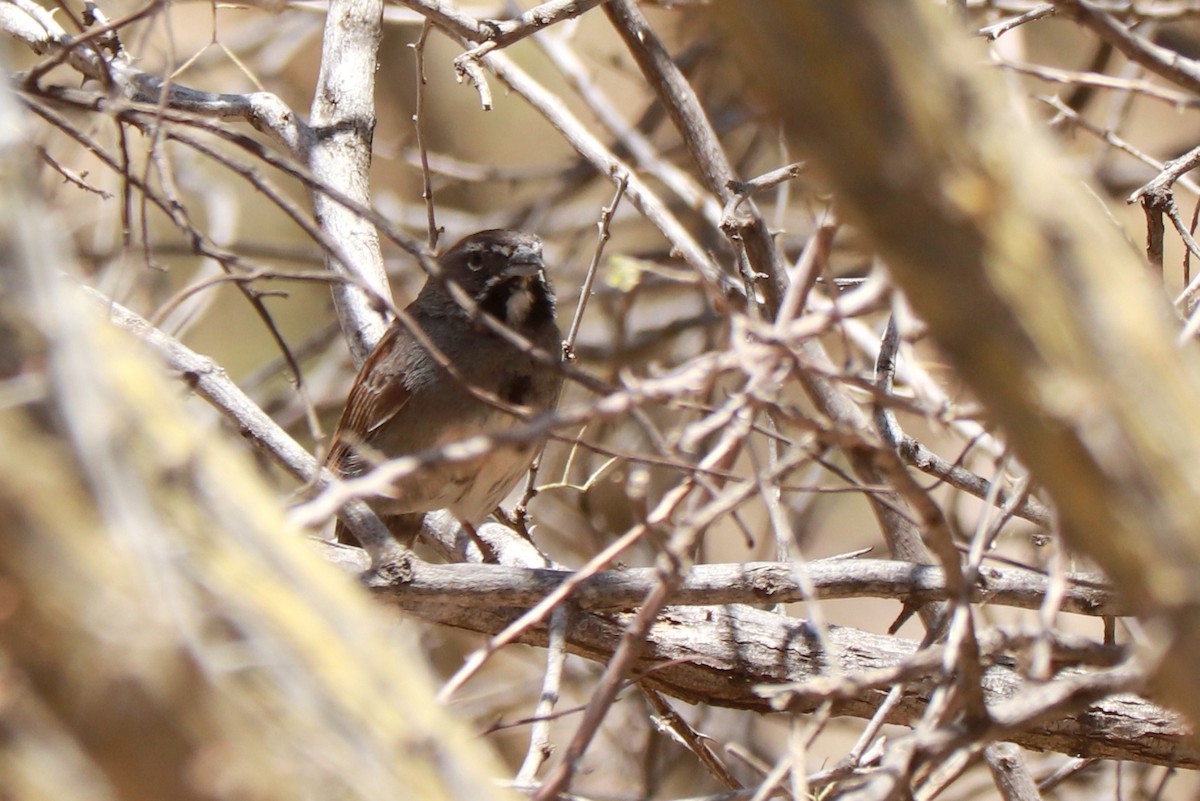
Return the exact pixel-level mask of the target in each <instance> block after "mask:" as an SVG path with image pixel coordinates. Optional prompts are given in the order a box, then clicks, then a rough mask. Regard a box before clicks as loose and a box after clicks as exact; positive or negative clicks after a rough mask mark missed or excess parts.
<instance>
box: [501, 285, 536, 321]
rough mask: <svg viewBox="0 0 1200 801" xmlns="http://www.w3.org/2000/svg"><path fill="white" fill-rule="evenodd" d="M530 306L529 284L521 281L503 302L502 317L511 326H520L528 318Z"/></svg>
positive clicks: (531, 305) (531, 301) (531, 302)
mask: <svg viewBox="0 0 1200 801" xmlns="http://www.w3.org/2000/svg"><path fill="white" fill-rule="evenodd" d="M532 308H533V293H532V292H530V291H529V285H528V284H526V283H524V282H522V283H521V286H520V287H519V288H517V289H516V290H514V291H513V292H512V294H510V295H509V296H508V301H507V302H506V303H505V304H504V319H505V320H506V321H507V322H508V324H509V325H511V326H513V327H517V326H522V325H524V324H525V320H526V319H528V317H529V311H530V309H532Z"/></svg>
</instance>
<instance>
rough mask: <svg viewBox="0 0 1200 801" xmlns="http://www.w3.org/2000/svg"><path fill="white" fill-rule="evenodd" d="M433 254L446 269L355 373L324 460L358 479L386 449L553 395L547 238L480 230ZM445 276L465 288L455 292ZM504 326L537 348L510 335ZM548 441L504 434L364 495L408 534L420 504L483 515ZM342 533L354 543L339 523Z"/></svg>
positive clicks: (454, 438)
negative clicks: (507, 438) (384, 490)
mask: <svg viewBox="0 0 1200 801" xmlns="http://www.w3.org/2000/svg"><path fill="white" fill-rule="evenodd" d="M438 263H439V264H440V265H441V275H440V276H430V277H429V278H428V279H426V281H425V286H424V287H423V288H422V289H421V292H420V294H418V295H417V298H416V300H414V301H413V302H412V303H410V304H409V305H408V307H407V308H406V309H405V310H404V314H403V315H402V316H401V317H400V318H398V319H397V320H396V321H395V322H393V323H392V326H391V327H390V328H389V329H388V330H387V332H386V333H385V334H384V335H383V337H382V338H381V339H380V340H379V343H378V344H377V345H376V346H375V349H374V350H373V351H372V352H371V354H370V355H369V356H368V357H367V360H366V361H365V362H364V363H363V365H362V369H360V370H359V373H358V377H357V378H355V380H354V385H353V386H352V387H351V389H350V396H349V398H348V399H347V401H346V406H345V408H344V409H343V410H342V416H341V420H340V421H339V422H338V426H337V430H336V432H335V433H334V435H333V442H332V445H331V447H330V451H329V455H328V457H327V458H326V462H325V465H326V467H328V468H329V469H330V470H332V471H333V472H334V473H336V474H338V475H341V476H343V477H346V478H352V477H355V476H359V475H362V474H364V473H366V472H369V471H370V470H371V469H372V468H373V467H375V466H377V465H379V464H381V463H382V462H384V461H386V460H388V459H394V458H397V457H400V456H407V455H414V454H419V453H422V452H426V451H430V450H433V449H437V448H441V447H443V446H446V445H448V444H451V443H455V442H459V441H462V440H466V439H468V438H470V437H474V436H476V435H481V434H482V435H488V434H493V435H494V434H502V433H503V432H504V431H506V430H508V429H511V428H513V427H514V426H516V425H519V424H520V423H521V422H522V418H523V416H525V417H527V416H529V415H533V414H537V413H539V412H545V411H548V410H550V409H553V408H554V406H555V404H556V403H557V402H558V394H559V390H560V389H561V387H562V374H561V372H560V371H559V370H558V369H556V367H555V365H554V364H552V363H547V362H546V361H545V357H546V355H549V356H551V357H553V358H555V359H557V358H559V354H560V353H561V350H560V347H561V342H562V335H561V334H560V332H559V329H558V325H557V323H556V321H555V312H554V292H553V290H552V289H551V287H550V282H549V280H548V279H547V277H546V265H545V263H544V261H543V259H542V242H541V240H540V239H538V238H537V237H536V236H533V235H531V234H525V233H521V232H518V231H505V230H488V231H480V232H479V233H475V234H471V235H470V236H468V237H466V238H464V239H463V240H461V241H460V242H458V243H457V244H455V245H454V246H453V247H452V248H450V249H449V250H448V251H446V253H445V254H443V255H442V256H441V257H440V258H439V259H438ZM449 285H454V286H457V287H458V288H459V289H461V290H462V292H461V293H458V294H459V295H460V297H455V294H456V293H454V292H453V291H452V290H451V289H450V288H449ZM463 295H465V298H464V297H462V296H463ZM501 327H502V328H505V329H508V331H510V332H513V333H515V334H518V335H519V336H520V337H522V338H524V339H525V340H527V341H528V342H529V343H530V345H532V348H530V347H529V346H526V345H520V344H518V343H516V342H515V341H511V340H510V339H508V338H506V337H505V336H504V334H503V333H502V332H500V331H498V330H496V329H497V328H501ZM410 328H415V330H410ZM533 348H536V349H537V350H539V351H541V352H542V360H539V359H538V358H537V357H535V355H534V352H533ZM543 443H544V438H538V439H532V440H521V441H512V442H497V443H495V444H494V447H491V448H489V449H488V450H487V451H486V452H485V453H483V454H481V455H475V456H472V457H470V458H467V459H463V460H433V461H431V462H429V463H428V464H424V465H422V466H420V467H419V468H418V469H417V470H416V471H414V472H412V473H410V474H409V475H406V476H404V477H402V478H399V479H397V480H396V481H395V482H394V483H393V484H392V485H391V488H390V490H389V492H388V494H387V495H386V496H379V497H376V498H369V499H367V500H368V503H369V504H370V505H371V507H372V508H373V509H375V511H376V513H377V514H379V515H380V516H381V517H383V518H384V522H385V523H387V524H388V528H389V529H391V531H392V533H393V535H395V536H396V538H397V539H399V540H401V541H402V542H411V540H412V538H413V537H415V536H416V534H417V532H418V531H420V527H421V519H422V517H423V516H424V513H425V512H430V511H434V510H436V509H448V510H450V511H451V512H452V513H453V514H454V515H455V516H457V517H458V518H459V520H461V521H462V522H464V523H467V524H470V525H478V524H479V523H481V522H483V520H484V518H486V517H487V515H488V514H489V513H491V512H492V511H493V510H494V509H495V508H496V506H497V505H498V504H499V503H500V501H501V500H503V498H504V497H505V496H506V495H507V494H508V493H509V491H510V490H511V489H512V488H513V486H515V485H516V483H517V482H518V481H519V480H520V478H521V476H522V475H523V474H525V472H526V471H527V470H528V469H529V466H530V464H531V463H532V462H533V459H534V457H535V456H536V455H537V453H538V452H539V450H540V449H541V446H542V444H543ZM338 540H339V541H341V542H354V539H353V537H352V535H350V534H349V532H348V531H346V530H345V529H344V527H343V526H342V525H341V524H340V523H339V525H338Z"/></svg>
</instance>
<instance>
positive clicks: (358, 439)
mask: <svg viewBox="0 0 1200 801" xmlns="http://www.w3.org/2000/svg"><path fill="white" fill-rule="evenodd" d="M411 338H412V336H411V334H409V333H408V332H407V331H406V330H405V329H404V327H403V326H401V325H398V324H393V325H392V327H391V328H389V329H388V330H387V332H386V333H385V334H384V335H383V337H382V338H381V339H380V340H379V343H378V344H377V345H376V346H375V349H374V350H373V351H371V354H370V355H369V356H368V357H367V360H366V361H365V362H363V366H362V368H361V369H360V370H359V371H358V377H357V378H356V379H355V380H354V386H353V387H352V388H351V389H350V397H349V398H347V399H346V406H345V408H343V409H342V417H341V419H340V420H339V421H338V426H337V430H336V431H335V432H334V434H333V444H332V445H331V446H330V448H329V455H328V456H326V457H325V466H326V467H328V468H329V469H330V470H333V471H334V472H335V473H339V474H341V475H352V474H354V473H357V472H358V471H359V469H360V468H361V467H362V466H363V465H361V464H355V462H357V461H360V460H358V459H357V458H355V454H354V449H355V447H356V446H358V445H365V446H367V447H370V444H371V439H372V437H373V435H374V433H375V432H376V431H377V430H378V429H379V427H380V426H382V425H383V424H384V423H386V422H387V421H388V420H391V419H392V418H393V417H395V416H396V414H398V413H399V412H400V410H401V409H403V408H404V405H405V404H406V403H407V402H408V399H409V394H410V393H409V390H408V387H407V386H406V385H405V381H404V374H405V372H406V371H407V369H408V367H409V364H408V363H407V361H408V360H404V359H399V358H396V357H395V354H397V353H403V352H405V351H406V350H407V351H410V352H411V351H412V348H407V349H406V348H405V347H404V345H405V344H406V343H405V342H404V340H410V339H411Z"/></svg>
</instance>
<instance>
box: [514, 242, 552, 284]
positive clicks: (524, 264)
mask: <svg viewBox="0 0 1200 801" xmlns="http://www.w3.org/2000/svg"><path fill="white" fill-rule="evenodd" d="M545 267H546V264H545V262H543V261H542V247H541V244H540V243H539V244H538V245H537V246H536V247H525V246H521V247H518V248H517V249H516V250H514V251H513V254H512V255H511V256H509V258H508V263H507V264H506V265H505V267H504V274H505V275H506V276H508V277H510V278H532V277H533V276H535V275H537V274H538V273H540V272H541V271H542V270H543V269H545Z"/></svg>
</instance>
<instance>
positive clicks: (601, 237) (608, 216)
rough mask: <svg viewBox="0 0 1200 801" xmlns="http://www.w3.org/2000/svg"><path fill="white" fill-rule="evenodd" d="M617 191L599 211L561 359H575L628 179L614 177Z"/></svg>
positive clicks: (625, 177)
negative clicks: (585, 316)
mask: <svg viewBox="0 0 1200 801" xmlns="http://www.w3.org/2000/svg"><path fill="white" fill-rule="evenodd" d="M616 184H617V191H616V192H614V193H613V197H612V200H611V201H609V203H608V205H607V206H605V207H604V208H602V209H600V219H599V220H598V221H597V222H596V248H595V250H593V251H592V260H591V262H590V263H589V264H588V269H587V273H586V274H585V275H584V279H583V286H582V287H580V289H579V302H578V303H577V304H576V305H575V315H574V316H573V317H572V318H571V326H570V328H569V329H567V337H566V339H565V340H564V341H563V358H564V359H567V360H568V361H573V360H574V359H575V338H576V337H577V336H579V326H580V324H581V323H582V322H583V312H584V310H585V309H586V308H587V302H588V298H589V297H590V296H591V294H592V284H593V282H594V281H595V280H596V271H597V270H599V269H600V258H601V257H602V256H603V255H604V246H605V245H606V244H608V238H609V226H610V225H611V224H612V218H613V214H615V213H616V211H617V206H618V205H620V203H621V198H622V197H624V195H625V187H626V186H628V185H629V178H628V177H627V176H624V175H619V176H617V177H616Z"/></svg>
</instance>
